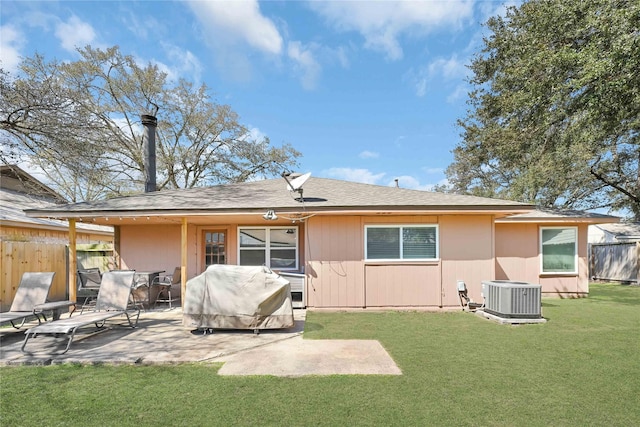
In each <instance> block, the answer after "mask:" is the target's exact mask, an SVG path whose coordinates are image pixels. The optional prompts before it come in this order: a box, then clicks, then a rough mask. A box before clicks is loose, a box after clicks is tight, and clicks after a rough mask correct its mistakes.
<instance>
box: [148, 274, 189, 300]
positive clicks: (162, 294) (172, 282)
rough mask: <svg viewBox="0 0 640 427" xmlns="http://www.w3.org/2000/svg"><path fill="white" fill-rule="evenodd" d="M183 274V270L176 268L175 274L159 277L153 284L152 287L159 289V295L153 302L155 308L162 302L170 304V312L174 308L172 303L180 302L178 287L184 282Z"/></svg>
mask: <svg viewBox="0 0 640 427" xmlns="http://www.w3.org/2000/svg"><path fill="white" fill-rule="evenodd" d="M181 274H182V268H180V267H176V268H175V270H173V274H171V275H169V274H167V275H163V276H158V277H156V278H155V279H154V280H153V282H151V286H152V287H157V288H158V294H157V296H156V299H155V301H154V302H153V308H155V307H156V304H158V303H159V302H160V303H168V304H169V310H171V309H172V308H173V306H172V303H174V302H175V301H179V300H180V288H178V285H180V284H181V282H182V279H181Z"/></svg>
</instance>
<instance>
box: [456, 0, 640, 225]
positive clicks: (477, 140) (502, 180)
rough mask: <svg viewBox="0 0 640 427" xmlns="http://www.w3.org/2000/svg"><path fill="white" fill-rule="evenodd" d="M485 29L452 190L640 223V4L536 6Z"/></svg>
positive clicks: (513, 10)
mask: <svg viewBox="0 0 640 427" xmlns="http://www.w3.org/2000/svg"><path fill="white" fill-rule="evenodd" d="M486 27H487V28H488V30H489V34H490V35H489V36H487V37H486V38H485V39H484V46H483V48H482V50H481V52H479V53H478V54H477V55H476V56H475V57H474V59H473V61H472V63H471V65H470V69H471V71H472V72H473V75H472V77H471V78H470V83H471V85H472V90H471V91H470V93H469V101H468V105H469V109H468V111H467V114H466V116H465V117H464V118H462V119H460V120H459V121H458V125H459V126H460V128H461V129H462V135H461V136H462V140H461V142H460V143H459V144H458V145H457V146H456V147H455V149H454V151H453V154H454V162H453V163H452V164H451V165H450V166H449V167H448V169H447V177H448V180H449V183H450V187H449V188H448V190H453V191H457V192H462V193H467V194H476V195H483V196H493V197H502V198H507V199H511V200H518V201H523V202H528V203H536V204H538V205H540V206H544V207H560V208H573V209H596V208H608V209H610V210H626V211H628V212H631V214H632V215H633V216H635V218H636V219H640V169H639V167H638V166H639V164H640V144H639V130H640V2H638V1H626V0H592V1H588V2H587V1H581V0H531V1H528V2H525V3H523V4H522V5H520V6H512V7H509V8H508V9H507V12H506V14H505V15H504V16H497V17H492V18H490V19H489V20H488V22H487V24H486Z"/></svg>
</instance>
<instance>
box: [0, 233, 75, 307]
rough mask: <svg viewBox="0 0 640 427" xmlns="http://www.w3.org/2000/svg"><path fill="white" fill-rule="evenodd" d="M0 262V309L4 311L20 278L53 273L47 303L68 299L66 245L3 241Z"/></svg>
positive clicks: (8, 305)
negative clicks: (31, 274) (27, 274)
mask: <svg viewBox="0 0 640 427" xmlns="http://www.w3.org/2000/svg"><path fill="white" fill-rule="evenodd" d="M1 243H2V249H1V251H2V252H1V256H2V260H1V261H0V266H1V267H2V274H0V276H1V277H0V280H1V283H0V286H1V287H0V307H1V309H2V311H7V310H9V308H10V307H11V302H12V301H13V297H14V296H15V294H16V290H17V289H18V285H19V284H20V279H21V278H22V274H23V273H26V272H45V271H54V272H55V273H56V275H55V276H54V278H53V285H52V286H51V291H50V292H49V300H51V301H60V300H65V299H67V245H64V244H51V243H34V242H7V241H3V242H1Z"/></svg>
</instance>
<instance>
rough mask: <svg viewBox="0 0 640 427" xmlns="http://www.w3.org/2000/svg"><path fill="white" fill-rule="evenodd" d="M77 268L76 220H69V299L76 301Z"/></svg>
mask: <svg viewBox="0 0 640 427" xmlns="http://www.w3.org/2000/svg"><path fill="white" fill-rule="evenodd" d="M77 270H78V257H77V256H76V220H75V219H70V220H69V280H67V283H69V300H70V301H73V302H76V290H77V289H78V286H77V283H76V278H77V273H76V272H77Z"/></svg>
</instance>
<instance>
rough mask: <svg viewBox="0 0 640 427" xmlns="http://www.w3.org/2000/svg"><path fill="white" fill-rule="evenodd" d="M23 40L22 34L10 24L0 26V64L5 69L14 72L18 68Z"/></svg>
mask: <svg viewBox="0 0 640 427" xmlns="http://www.w3.org/2000/svg"><path fill="white" fill-rule="evenodd" d="M24 42H25V40H24V37H23V35H22V34H21V33H20V32H19V31H18V30H17V29H16V28H15V27H13V26H12V25H2V26H0V61H1V62H2V64H0V65H1V66H2V68H4V69H5V70H6V71H9V72H11V73H15V72H16V71H17V70H18V65H19V64H20V49H21V48H22V47H23V45H24Z"/></svg>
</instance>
